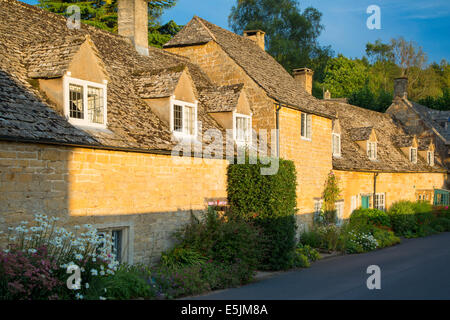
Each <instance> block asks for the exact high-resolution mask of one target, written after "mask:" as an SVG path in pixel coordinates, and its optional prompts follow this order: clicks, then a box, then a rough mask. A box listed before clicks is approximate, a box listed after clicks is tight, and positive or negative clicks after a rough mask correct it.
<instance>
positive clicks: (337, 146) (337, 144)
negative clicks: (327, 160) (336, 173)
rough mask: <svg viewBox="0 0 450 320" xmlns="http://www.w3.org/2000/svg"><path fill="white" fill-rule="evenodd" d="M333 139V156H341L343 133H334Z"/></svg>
mask: <svg viewBox="0 0 450 320" xmlns="http://www.w3.org/2000/svg"><path fill="white" fill-rule="evenodd" d="M332 139H333V143H332V144H333V146H332V148H333V157H340V156H341V135H340V134H339V133H333V135H332Z"/></svg>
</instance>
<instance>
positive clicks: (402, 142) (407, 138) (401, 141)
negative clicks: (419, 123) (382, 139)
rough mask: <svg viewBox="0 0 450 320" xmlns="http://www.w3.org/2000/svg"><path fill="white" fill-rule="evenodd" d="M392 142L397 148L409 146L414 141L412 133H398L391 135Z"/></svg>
mask: <svg viewBox="0 0 450 320" xmlns="http://www.w3.org/2000/svg"><path fill="white" fill-rule="evenodd" d="M391 139H392V142H393V143H394V145H395V146H396V147H398V148H408V147H411V146H412V144H413V141H414V135H402V136H400V135H398V136H393V137H391Z"/></svg>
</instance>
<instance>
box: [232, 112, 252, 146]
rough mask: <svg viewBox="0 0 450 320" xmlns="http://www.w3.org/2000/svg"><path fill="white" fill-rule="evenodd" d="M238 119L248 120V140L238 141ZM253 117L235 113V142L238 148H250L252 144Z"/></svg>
mask: <svg viewBox="0 0 450 320" xmlns="http://www.w3.org/2000/svg"><path fill="white" fill-rule="evenodd" d="M237 118H245V119H247V120H248V124H247V125H248V128H247V137H246V140H245V141H244V140H238V139H237V129H236V123H237ZM252 126H253V123H252V115H245V114H241V113H237V112H233V140H234V141H235V142H236V144H237V145H238V146H246V145H247V146H249V145H251V144H252Z"/></svg>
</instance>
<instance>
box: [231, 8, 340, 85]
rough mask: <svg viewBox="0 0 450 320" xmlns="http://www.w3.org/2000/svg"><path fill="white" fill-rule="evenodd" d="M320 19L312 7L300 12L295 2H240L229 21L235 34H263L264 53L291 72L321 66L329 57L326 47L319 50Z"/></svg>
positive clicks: (321, 26)
mask: <svg viewBox="0 0 450 320" xmlns="http://www.w3.org/2000/svg"><path fill="white" fill-rule="evenodd" d="M321 18H322V13H320V12H319V11H318V10H317V9H314V8H312V7H308V8H306V9H304V10H303V11H302V10H301V9H300V8H299V5H298V2H297V1H296V0H240V1H237V3H236V5H234V6H233V7H232V9H231V13H230V15H229V17H228V21H229V25H230V27H231V28H232V30H233V31H234V32H236V33H237V34H242V32H243V31H244V30H256V29H261V30H263V31H265V32H266V48H267V52H268V53H269V54H271V55H272V56H273V57H274V58H275V59H276V60H277V61H278V62H279V63H280V64H281V65H282V66H283V67H284V68H285V69H286V70H287V71H288V72H291V70H292V69H295V68H299V67H303V66H310V65H313V64H314V66H315V67H319V68H320V67H321V66H322V67H323V65H324V64H323V61H326V60H327V58H328V57H329V55H330V54H331V49H330V48H329V47H325V48H321V47H320V46H319V45H318V43H317V38H318V37H319V35H320V33H321V32H322V30H323V25H322V24H321V23H320V22H321ZM313 61H314V62H315V63H313ZM319 70H320V69H317V70H316V71H318V75H319V76H320V73H321V72H320V71H319Z"/></svg>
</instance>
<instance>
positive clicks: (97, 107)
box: [88, 87, 104, 124]
mask: <svg viewBox="0 0 450 320" xmlns="http://www.w3.org/2000/svg"><path fill="white" fill-rule="evenodd" d="M103 112H104V106H103V89H100V88H94V87H88V117H89V122H92V123H99V124H103Z"/></svg>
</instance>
